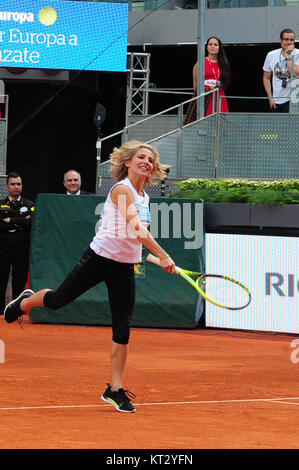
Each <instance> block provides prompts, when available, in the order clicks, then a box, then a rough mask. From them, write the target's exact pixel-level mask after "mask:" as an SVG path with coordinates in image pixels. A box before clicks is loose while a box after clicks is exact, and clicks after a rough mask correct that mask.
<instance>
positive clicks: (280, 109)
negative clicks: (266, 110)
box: [271, 101, 290, 113]
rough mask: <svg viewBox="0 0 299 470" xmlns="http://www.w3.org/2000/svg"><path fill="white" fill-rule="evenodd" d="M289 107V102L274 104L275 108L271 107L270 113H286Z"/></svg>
mask: <svg viewBox="0 0 299 470" xmlns="http://www.w3.org/2000/svg"><path fill="white" fill-rule="evenodd" d="M289 109H290V102H289V101H287V102H286V103H282V104H276V108H272V109H271V113H288V112H289Z"/></svg>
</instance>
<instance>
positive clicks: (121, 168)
mask: <svg viewBox="0 0 299 470" xmlns="http://www.w3.org/2000/svg"><path fill="white" fill-rule="evenodd" d="M141 148H145V149H148V150H150V151H151V152H152V154H153V157H154V162H153V165H154V166H153V171H152V173H151V175H150V176H149V177H148V178H146V184H149V185H151V186H154V185H155V184H157V181H153V180H155V179H156V180H157V179H158V180H164V179H165V178H167V170H168V168H169V166H168V165H163V164H162V163H161V162H160V159H159V153H158V151H157V150H156V149H155V148H154V147H152V146H151V145H149V144H145V143H142V142H139V141H138V140H130V141H129V142H126V143H125V144H123V145H122V146H121V147H119V148H117V147H115V148H114V149H113V152H112V153H111V154H110V162H111V166H110V173H111V175H112V178H114V179H116V180H117V181H121V180H123V179H125V178H126V177H127V176H128V168H127V166H126V165H125V163H126V162H128V161H130V160H132V158H133V157H134V155H135V153H136V152H137V150H139V149H141Z"/></svg>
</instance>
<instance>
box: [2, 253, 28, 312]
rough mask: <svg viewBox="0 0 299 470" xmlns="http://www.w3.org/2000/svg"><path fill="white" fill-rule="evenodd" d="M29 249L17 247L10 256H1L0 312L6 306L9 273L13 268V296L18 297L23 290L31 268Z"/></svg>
mask: <svg viewBox="0 0 299 470" xmlns="http://www.w3.org/2000/svg"><path fill="white" fill-rule="evenodd" d="M28 259H29V250H26V249H22V250H19V249H16V250H13V252H12V253H11V254H10V255H9V256H5V257H3V258H2V257H1V256H0V314H1V315H3V312H4V308H5V293H6V289H7V284H8V279H9V273H10V270H11V280H12V298H13V299H15V298H16V297H18V296H19V295H20V294H21V292H23V290H24V288H25V285H26V282H27V279H28V270H29V261H28Z"/></svg>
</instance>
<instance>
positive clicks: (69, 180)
mask: <svg viewBox="0 0 299 470" xmlns="http://www.w3.org/2000/svg"><path fill="white" fill-rule="evenodd" d="M63 185H64V187H65V189H66V194H71V195H75V196H80V195H82V194H92V193H88V192H86V191H82V189H81V175H80V173H79V172H78V171H76V170H68V171H67V172H66V173H65V174H64V177H63Z"/></svg>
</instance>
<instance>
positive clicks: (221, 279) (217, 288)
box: [146, 254, 251, 310]
mask: <svg viewBox="0 0 299 470" xmlns="http://www.w3.org/2000/svg"><path fill="white" fill-rule="evenodd" d="M146 260H147V261H149V262H150V263H153V264H156V265H158V266H161V263H160V260H159V258H156V257H155V256H153V255H152V254H149V255H148V256H147V258H146ZM176 273H177V274H179V275H180V276H181V277H182V278H183V279H185V280H186V281H187V282H189V284H191V286H193V287H194V288H195V289H196V291H197V292H198V293H199V295H201V297H203V298H204V299H205V300H208V301H209V302H212V304H215V305H217V306H218V307H222V308H227V309H228V310H242V309H243V308H245V307H247V306H248V305H249V304H250V302H251V294H250V292H249V290H248V289H247V287H245V286H244V285H243V284H241V282H239V281H235V280H234V279H232V278H230V277H227V276H222V275H220V274H202V273H198V272H194V271H188V270H187V269H182V268H179V267H178V266H176ZM192 278H193V279H192Z"/></svg>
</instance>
